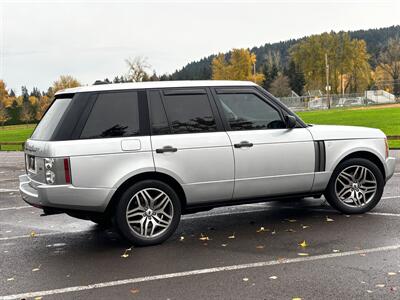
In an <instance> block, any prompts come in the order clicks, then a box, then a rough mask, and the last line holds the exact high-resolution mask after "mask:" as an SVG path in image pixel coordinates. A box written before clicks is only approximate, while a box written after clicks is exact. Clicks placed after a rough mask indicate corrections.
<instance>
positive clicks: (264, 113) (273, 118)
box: [217, 93, 286, 130]
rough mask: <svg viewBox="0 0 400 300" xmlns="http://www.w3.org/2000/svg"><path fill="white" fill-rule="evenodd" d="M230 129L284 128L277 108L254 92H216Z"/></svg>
mask: <svg viewBox="0 0 400 300" xmlns="http://www.w3.org/2000/svg"><path fill="white" fill-rule="evenodd" d="M217 97H218V100H219V101H220V103H221V106H222V109H223V111H224V114H225V117H226V119H227V121H228V123H229V126H230V128H231V130H256V129H277V128H285V127H286V126H285V123H284V122H283V121H282V118H281V115H280V113H279V112H278V110H277V109H275V108H274V107H272V106H271V105H269V104H268V103H267V102H265V101H264V100H262V99H261V98H260V97H258V96H257V95H255V94H252V93H243V94H218V95H217Z"/></svg>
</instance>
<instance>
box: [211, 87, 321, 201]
mask: <svg viewBox="0 0 400 300" xmlns="http://www.w3.org/2000/svg"><path fill="white" fill-rule="evenodd" d="M215 97H216V99H217V102H218V103H217V104H218V107H219V109H220V110H221V111H222V112H223V115H224V117H225V121H226V125H225V126H226V127H228V135H229V137H230V139H231V141H232V145H233V151H234V157H235V187H234V198H235V199H240V198H249V197H262V196H277V195H284V194H295V193H306V192H309V191H310V190H311V188H312V184H313V180H314V167H315V164H314V160H315V154H314V142H313V139H312V136H311V134H310V132H309V131H308V130H307V129H306V128H302V127H300V126H299V127H298V128H293V129H287V128H286V125H285V121H284V115H283V112H282V111H281V109H280V108H279V107H277V105H276V104H274V103H273V102H272V101H270V100H269V99H267V98H265V97H264V95H262V94H261V93H259V92H258V91H257V90H256V89H255V88H243V89H229V88H227V89H225V88H224V89H215Z"/></svg>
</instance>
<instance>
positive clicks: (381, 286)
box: [375, 283, 385, 288]
mask: <svg viewBox="0 0 400 300" xmlns="http://www.w3.org/2000/svg"><path fill="white" fill-rule="evenodd" d="M375 286H376V287H377V288H384V287H385V285H384V284H383V283H379V284H377V285H375Z"/></svg>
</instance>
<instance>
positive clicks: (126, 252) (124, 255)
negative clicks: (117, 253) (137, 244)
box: [121, 248, 132, 258]
mask: <svg viewBox="0 0 400 300" xmlns="http://www.w3.org/2000/svg"><path fill="white" fill-rule="evenodd" d="M131 250H132V248H128V249H126V250H125V252H124V254H122V255H121V257H122V258H127V257H128V256H129V254H128V252H129V251H131Z"/></svg>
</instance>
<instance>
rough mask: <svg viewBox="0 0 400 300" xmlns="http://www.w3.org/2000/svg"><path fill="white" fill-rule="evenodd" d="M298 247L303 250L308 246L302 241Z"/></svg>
mask: <svg viewBox="0 0 400 300" xmlns="http://www.w3.org/2000/svg"><path fill="white" fill-rule="evenodd" d="M299 246H300V247H302V248H305V247H307V246H308V244H307V243H306V241H305V240H304V241H302V242H301V243H300V244H299Z"/></svg>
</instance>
